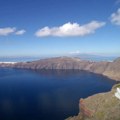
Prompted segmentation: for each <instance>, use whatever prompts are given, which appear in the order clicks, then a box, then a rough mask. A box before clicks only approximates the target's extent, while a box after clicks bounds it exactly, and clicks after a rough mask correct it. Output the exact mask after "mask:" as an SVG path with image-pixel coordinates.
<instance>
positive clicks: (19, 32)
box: [15, 29, 26, 35]
mask: <svg viewBox="0 0 120 120" xmlns="http://www.w3.org/2000/svg"><path fill="white" fill-rule="evenodd" d="M25 32H26V31H25V30H24V29H23V30H19V31H17V32H16V33H15V34H16V35H23V34H24V33H25Z"/></svg>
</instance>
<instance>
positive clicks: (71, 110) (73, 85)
mask: <svg viewBox="0 0 120 120" xmlns="http://www.w3.org/2000/svg"><path fill="white" fill-rule="evenodd" d="M113 84H115V81H112V80H110V79H108V78H106V77H103V76H101V75H97V74H93V73H89V72H84V71H70V70H69V71H32V70H22V69H10V68H0V120H64V119H65V118H67V117H69V116H71V115H76V114H77V113H78V112H79V108H78V104H79V99H80V98H85V97H88V96H90V95H93V94H96V93H99V92H104V91H109V90H110V89H111V87H112V86H113Z"/></svg>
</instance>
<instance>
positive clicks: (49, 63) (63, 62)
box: [0, 57, 120, 81]
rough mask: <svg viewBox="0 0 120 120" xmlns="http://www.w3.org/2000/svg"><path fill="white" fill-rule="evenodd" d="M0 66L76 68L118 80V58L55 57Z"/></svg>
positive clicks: (119, 68) (119, 69)
mask: <svg viewBox="0 0 120 120" xmlns="http://www.w3.org/2000/svg"><path fill="white" fill-rule="evenodd" d="M0 67H13V68H25V69H57V70H59V69H64V70H67V69H78V70H86V71H89V72H93V73H97V74H102V75H105V76H107V77H109V78H112V79H114V80H118V81H120V58H118V59H116V60H115V61H113V62H91V61H86V60H81V59H79V58H73V57H57V58H49V59H42V60H38V61H32V62H19V63H15V64H10V63H8V64H4V63H0Z"/></svg>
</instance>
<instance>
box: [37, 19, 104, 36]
mask: <svg viewBox="0 0 120 120" xmlns="http://www.w3.org/2000/svg"><path fill="white" fill-rule="evenodd" d="M104 25H105V22H98V21H92V22H90V23H88V24H84V25H79V24H78V23H70V22H68V23H66V24H64V25H62V26H59V27H53V28H49V27H44V28H42V29H39V30H38V31H37V32H36V33H35V35H36V36H37V37H46V36H58V37H70V36H85V35H88V34H92V33H94V32H95V30H96V29H98V28H100V27H102V26H104Z"/></svg>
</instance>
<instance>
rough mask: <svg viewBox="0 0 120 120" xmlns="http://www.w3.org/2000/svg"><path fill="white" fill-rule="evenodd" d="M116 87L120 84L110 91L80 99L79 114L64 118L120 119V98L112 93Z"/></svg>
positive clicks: (81, 119) (73, 119) (86, 119)
mask: <svg viewBox="0 0 120 120" xmlns="http://www.w3.org/2000/svg"><path fill="white" fill-rule="evenodd" d="M117 87H120V84H118V85H116V86H114V87H113V89H112V90H111V91H110V92H107V93H100V94H96V95H93V96H90V97H88V98H86V99H81V100H80V103H79V109H80V112H79V114H78V115H77V116H74V117H70V118H68V119H66V120H120V100H119V99H118V98H116V97H115V95H114V94H115V92H116V88H117Z"/></svg>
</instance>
